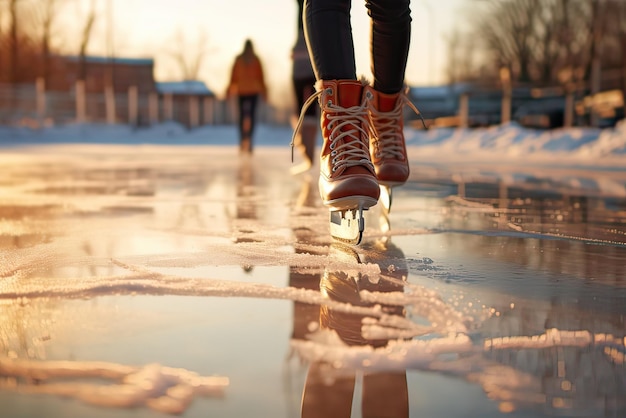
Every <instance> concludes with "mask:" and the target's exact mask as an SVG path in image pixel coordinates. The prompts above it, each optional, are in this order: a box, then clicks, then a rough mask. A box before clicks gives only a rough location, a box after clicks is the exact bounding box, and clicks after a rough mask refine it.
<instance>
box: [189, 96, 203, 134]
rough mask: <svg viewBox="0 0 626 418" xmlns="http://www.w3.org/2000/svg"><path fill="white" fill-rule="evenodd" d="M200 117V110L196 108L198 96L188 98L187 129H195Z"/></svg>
mask: <svg viewBox="0 0 626 418" xmlns="http://www.w3.org/2000/svg"><path fill="white" fill-rule="evenodd" d="M199 116H200V109H199V106H198V96H194V95H190V96H189V128H196V127H197V126H198V120H199Z"/></svg>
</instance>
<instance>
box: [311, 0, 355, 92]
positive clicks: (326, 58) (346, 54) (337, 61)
mask: <svg viewBox="0 0 626 418" xmlns="http://www.w3.org/2000/svg"><path fill="white" fill-rule="evenodd" d="M350 5H351V0H305V3H304V29H305V35H306V41H307V45H308V48H309V54H310V56H311V62H312V64H313V69H314V70H315V75H316V78H317V79H318V80H343V79H349V80H356V64H355V59H354V41H353V39H352V24H351V22H350Z"/></svg>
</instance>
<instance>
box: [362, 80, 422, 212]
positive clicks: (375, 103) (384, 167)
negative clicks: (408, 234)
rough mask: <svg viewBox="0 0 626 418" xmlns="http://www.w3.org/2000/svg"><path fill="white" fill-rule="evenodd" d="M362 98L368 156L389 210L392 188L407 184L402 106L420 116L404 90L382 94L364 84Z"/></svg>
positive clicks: (385, 207)
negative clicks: (364, 99)
mask: <svg viewBox="0 0 626 418" xmlns="http://www.w3.org/2000/svg"><path fill="white" fill-rule="evenodd" d="M365 98H366V100H367V105H368V111H369V118H370V121H369V127H370V155H371V159H372V163H373V164H374V167H375V169H376V177H377V178H378V183H379V184H380V188H381V203H382V206H383V209H384V210H385V211H387V213H388V212H389V211H390V210H391V203H392V196H393V195H392V188H393V187H396V186H401V185H403V184H404V183H406V181H407V179H408V178H409V174H410V169H409V160H408V157H407V152H406V144H405V141H404V121H403V108H404V106H405V105H407V106H409V107H410V108H411V109H413V111H415V113H416V114H417V115H419V116H420V117H421V114H420V112H419V110H417V108H416V107H415V106H414V105H413V103H411V101H410V100H409V99H408V98H407V97H406V94H405V93H404V92H400V93H396V94H385V93H381V92H379V91H376V90H375V89H374V88H372V87H370V86H366V87H365ZM422 122H423V119H422ZM424 126H425V125H424Z"/></svg>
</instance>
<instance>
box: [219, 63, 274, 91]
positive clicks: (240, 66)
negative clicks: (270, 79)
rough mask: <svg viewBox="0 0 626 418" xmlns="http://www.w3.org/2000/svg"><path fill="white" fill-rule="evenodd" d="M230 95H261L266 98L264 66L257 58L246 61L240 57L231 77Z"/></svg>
mask: <svg viewBox="0 0 626 418" xmlns="http://www.w3.org/2000/svg"><path fill="white" fill-rule="evenodd" d="M228 94H229V95H237V96H246V95H253V94H260V95H261V96H263V97H265V96H266V94H267V88H266V87H265V79H264V77H263V66H262V65H261V61H260V60H259V58H258V57H257V56H252V57H250V58H248V59H246V58H245V57H244V56H243V55H238V56H237V58H236V59H235V64H234V65H233V69H232V72H231V75H230V84H229V85H228Z"/></svg>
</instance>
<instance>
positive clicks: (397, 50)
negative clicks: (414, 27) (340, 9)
mask: <svg viewBox="0 0 626 418" xmlns="http://www.w3.org/2000/svg"><path fill="white" fill-rule="evenodd" d="M365 6H366V7H367V9H368V14H369V16H370V18H371V33H370V52H371V63H372V74H373V75H374V83H373V87H374V89H376V90H377V91H379V92H381V93H385V94H393V93H398V92H399V91H401V90H402V87H403V85H404V74H405V69H406V63H407V59H408V55H409V44H410V38H411V10H410V0H366V2H365Z"/></svg>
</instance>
